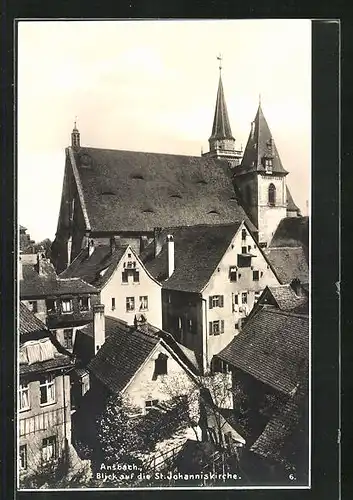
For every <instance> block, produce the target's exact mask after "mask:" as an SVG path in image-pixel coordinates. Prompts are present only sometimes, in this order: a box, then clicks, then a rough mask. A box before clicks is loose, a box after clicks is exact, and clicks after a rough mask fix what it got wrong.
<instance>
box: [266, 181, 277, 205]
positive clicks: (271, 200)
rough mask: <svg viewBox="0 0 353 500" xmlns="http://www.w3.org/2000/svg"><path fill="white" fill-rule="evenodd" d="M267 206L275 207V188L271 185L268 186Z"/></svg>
mask: <svg viewBox="0 0 353 500" xmlns="http://www.w3.org/2000/svg"><path fill="white" fill-rule="evenodd" d="M268 204H269V205H271V206H274V205H276V187H275V185H274V184H272V183H271V184H270V185H269V186H268Z"/></svg>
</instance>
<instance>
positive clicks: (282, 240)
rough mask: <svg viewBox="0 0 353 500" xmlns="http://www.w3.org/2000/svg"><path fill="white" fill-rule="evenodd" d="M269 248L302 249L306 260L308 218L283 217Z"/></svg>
mask: <svg viewBox="0 0 353 500" xmlns="http://www.w3.org/2000/svg"><path fill="white" fill-rule="evenodd" d="M269 247H270V248H279V247H302V248H303V250H304V253H305V256H306V258H307V259H308V255H309V254H308V252H309V217H285V218H284V219H282V220H281V221H280V223H279V224H278V226H277V229H276V231H275V234H274V235H273V238H272V240H271V243H270V245H269Z"/></svg>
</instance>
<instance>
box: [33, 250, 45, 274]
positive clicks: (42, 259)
mask: <svg viewBox="0 0 353 500" xmlns="http://www.w3.org/2000/svg"><path fill="white" fill-rule="evenodd" d="M44 262H45V256H44V252H38V253H37V264H36V266H35V269H36V271H37V273H38V274H39V276H43V274H44Z"/></svg>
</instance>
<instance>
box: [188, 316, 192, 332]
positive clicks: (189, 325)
mask: <svg viewBox="0 0 353 500" xmlns="http://www.w3.org/2000/svg"><path fill="white" fill-rule="evenodd" d="M188 331H189V332H190V333H192V331H193V322H192V319H188Z"/></svg>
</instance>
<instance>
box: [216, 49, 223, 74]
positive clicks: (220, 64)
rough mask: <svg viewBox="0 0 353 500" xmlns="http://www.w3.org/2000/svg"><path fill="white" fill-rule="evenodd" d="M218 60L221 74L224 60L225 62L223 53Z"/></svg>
mask: <svg viewBox="0 0 353 500" xmlns="http://www.w3.org/2000/svg"><path fill="white" fill-rule="evenodd" d="M217 60H218V61H219V72H221V71H222V60H223V56H222V54H221V53H219V54H218V56H217Z"/></svg>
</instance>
